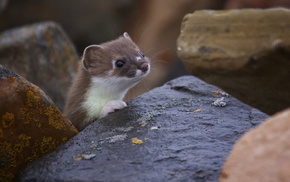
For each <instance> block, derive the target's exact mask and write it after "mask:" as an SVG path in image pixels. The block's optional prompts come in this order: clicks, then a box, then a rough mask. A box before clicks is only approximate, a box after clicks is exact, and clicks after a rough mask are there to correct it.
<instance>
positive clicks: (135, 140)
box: [132, 137, 143, 145]
mask: <svg viewBox="0 0 290 182" xmlns="http://www.w3.org/2000/svg"><path fill="white" fill-rule="evenodd" d="M132 143H134V144H139V145H140V144H142V143H143V141H142V140H140V139H138V138H137V137H135V138H132Z"/></svg>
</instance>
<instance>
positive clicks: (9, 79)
mask: <svg viewBox="0 0 290 182" xmlns="http://www.w3.org/2000/svg"><path fill="white" fill-rule="evenodd" d="M15 80H16V78H15V76H8V77H7V82H8V83H13V82H14V81H15Z"/></svg>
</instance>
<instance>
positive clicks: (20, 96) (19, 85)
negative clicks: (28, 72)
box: [0, 65, 77, 181]
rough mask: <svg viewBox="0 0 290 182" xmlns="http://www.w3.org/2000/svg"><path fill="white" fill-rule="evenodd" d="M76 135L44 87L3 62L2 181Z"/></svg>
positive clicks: (0, 101)
mask: <svg viewBox="0 0 290 182" xmlns="http://www.w3.org/2000/svg"><path fill="white" fill-rule="evenodd" d="M76 134H77V130H76V129H75V127H74V126H73V125H72V124H71V123H70V121H69V120H68V119H67V118H65V117H64V116H63V115H62V113H61V112H60V111H59V110H58V109H57V108H56V106H55V105H54V104H53V102H52V101H51V100H50V99H49V98H48V97H47V96H46V94H45V93H44V92H43V91H42V90H40V89H39V88H38V87H37V86H35V85H33V84H32V83H30V82H28V81H27V80H25V79H24V78H23V77H21V76H19V75H17V74H15V73H13V72H12V71H10V70H8V69H6V68H4V67H2V66H1V65H0V163H1V165H0V181H12V180H15V178H16V176H17V174H19V172H20V170H21V169H23V168H24V167H25V166H26V165H27V164H28V163H30V162H32V161H34V160H36V159H37V158H39V157H41V156H43V155H44V154H47V153H48V152H50V151H52V150H53V149H55V148H56V147H58V146H59V145H60V144H62V143H64V142H65V141H67V140H68V139H70V138H71V137H73V136H74V135H76Z"/></svg>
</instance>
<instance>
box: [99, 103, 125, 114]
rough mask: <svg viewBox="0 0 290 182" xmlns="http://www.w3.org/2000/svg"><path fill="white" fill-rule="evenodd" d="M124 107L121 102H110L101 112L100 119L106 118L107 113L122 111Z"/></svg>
mask: <svg viewBox="0 0 290 182" xmlns="http://www.w3.org/2000/svg"><path fill="white" fill-rule="evenodd" d="M126 106H127V104H126V102H124V101H122V100H111V101H109V102H108V103H107V104H106V105H105V106H104V107H103V109H102V110H101V114H100V118H103V117H105V116H107V115H108V114H109V113H112V112H115V110H116V109H123V108H124V107H126Z"/></svg>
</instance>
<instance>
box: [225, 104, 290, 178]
mask: <svg viewBox="0 0 290 182" xmlns="http://www.w3.org/2000/svg"><path fill="white" fill-rule="evenodd" d="M289 139H290V109H288V110H285V111H283V112H280V113H278V114H277V115H274V116H273V117H272V118H270V119H268V120H267V121H265V122H264V123H262V124H261V125H259V126H258V127H257V128H255V129H253V130H251V131H249V132H248V133H246V134H245V135H244V136H243V137H242V138H241V139H239V140H238V141H237V143H236V144H235V146H234V148H233V150H232V151H231V154H230V155H229V156H228V158H227V160H226V162H225V164H224V167H223V170H222V173H221V176H220V181H221V182H226V181H229V182H239V181H240V182H244V181H263V182H267V181H269V182H270V181H271V182H275V181H281V182H282V181H285V182H286V181H290V152H289V151H290V142H289Z"/></svg>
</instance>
